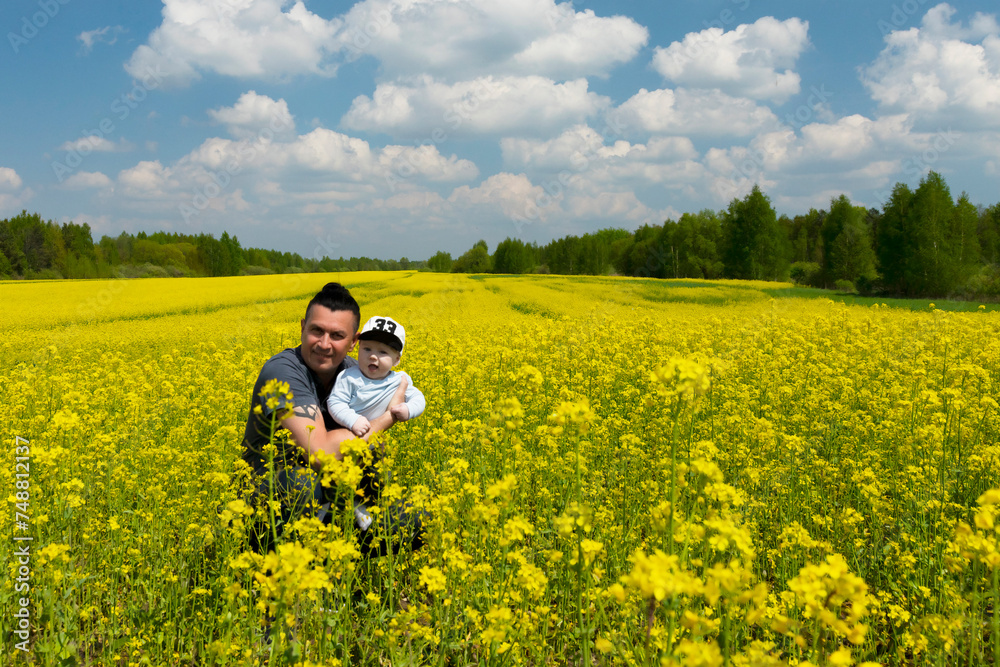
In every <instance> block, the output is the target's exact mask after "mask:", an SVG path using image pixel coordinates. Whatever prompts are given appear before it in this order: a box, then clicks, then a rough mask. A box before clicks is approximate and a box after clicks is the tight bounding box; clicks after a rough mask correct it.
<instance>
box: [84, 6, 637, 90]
mask: <svg viewBox="0 0 1000 667" xmlns="http://www.w3.org/2000/svg"><path fill="white" fill-rule="evenodd" d="M95 38H96V35H89V34H88V36H87V37H83V36H81V38H80V39H81V41H83V40H85V39H89V40H91V41H93V40H94V39H95ZM647 40H648V31H647V30H646V28H645V27H643V26H641V25H639V24H638V23H637V22H635V21H634V20H632V19H630V18H627V17H624V16H613V17H599V16H596V15H595V14H594V12H593V11H590V10H584V11H580V12H577V11H574V10H573V8H572V5H571V3H568V2H567V3H562V4H559V5H557V4H556V3H555V2H554V1H553V0H512V1H511V2H503V3H501V2H496V1H495V0H452V1H450V2H442V1H441V0H407V1H406V2H400V1H398V0H363V1H362V2H359V3H357V4H355V5H354V6H353V7H351V9H350V10H349V11H348V12H347V13H346V14H344V15H343V16H342V17H340V18H334V19H330V20H326V19H324V18H322V17H320V16H318V15H317V14H315V13H313V12H311V11H309V10H308V9H307V8H306V6H305V4H304V3H303V2H302V1H301V0H296V1H295V2H292V1H291V0H210V1H209V2H202V1H201V0H164V8H163V21H162V23H161V24H160V26H159V27H157V28H156V30H154V31H153V33H152V34H151V35H150V36H149V39H148V40H147V43H146V44H143V45H141V46H140V47H139V48H137V49H136V50H135V51H134V52H133V54H132V57H131V58H130V60H129V62H128V63H127V64H126V66H125V69H126V70H127V71H128V72H129V73H130V74H132V75H133V76H135V77H140V76H144V75H145V74H146V73H148V72H149V71H156V72H162V73H163V78H164V83H165V84H166V85H170V84H172V85H187V84H189V83H190V82H191V81H194V80H196V79H198V78H199V77H200V76H201V73H203V72H212V73H216V74H221V75H224V76H232V77H237V78H245V79H249V78H253V79H261V80H268V81H271V80H283V79H287V78H289V77H292V76H296V75H301V74H314V75H324V76H326V75H332V74H334V73H336V70H337V66H338V64H339V63H340V62H341V61H342V60H344V59H355V58H360V57H362V56H365V55H369V56H373V57H374V58H376V59H377V60H379V61H380V63H381V66H382V71H383V73H384V74H385V76H386V77H387V78H389V79H392V78H396V77H399V76H407V75H416V74H430V75H431V76H434V77H436V78H440V79H444V80H449V81H460V80H466V79H470V78H476V77H478V76H483V75H485V74H487V73H489V74H500V75H532V74H534V75H540V76H546V77H549V78H556V79H568V78H577V77H581V76H591V75H597V76H603V75H606V74H608V72H609V71H610V70H611V69H612V68H613V67H615V66H616V65H619V64H621V63H624V62H627V61H629V60H631V59H632V58H634V57H635V55H636V54H637V53H638V52H639V49H641V48H642V47H643V46H644V45H645V44H646V42H647ZM84 43H85V44H86V43H87V42H84Z"/></svg>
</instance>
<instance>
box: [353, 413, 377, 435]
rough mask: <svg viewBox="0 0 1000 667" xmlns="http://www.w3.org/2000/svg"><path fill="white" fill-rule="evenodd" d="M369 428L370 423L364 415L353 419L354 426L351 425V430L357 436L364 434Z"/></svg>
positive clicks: (370, 427) (370, 426) (370, 428)
mask: <svg viewBox="0 0 1000 667" xmlns="http://www.w3.org/2000/svg"><path fill="white" fill-rule="evenodd" d="M370 430H372V424H371V422H370V421H368V420H367V419H365V418H364V417H358V418H357V419H356V420H355V421H354V426H352V427H351V432H352V433H354V435H356V436H358V437H359V438H362V437H364V435H365V434H366V433H368V431H370Z"/></svg>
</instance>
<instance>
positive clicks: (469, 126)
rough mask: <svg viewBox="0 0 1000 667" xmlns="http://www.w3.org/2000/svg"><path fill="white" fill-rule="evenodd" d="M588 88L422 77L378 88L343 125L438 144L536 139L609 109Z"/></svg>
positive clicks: (532, 79)
mask: <svg viewBox="0 0 1000 667" xmlns="http://www.w3.org/2000/svg"><path fill="white" fill-rule="evenodd" d="M587 88H588V86H587V80H586V79H576V80H573V81H567V82H565V83H556V82H555V81H553V80H551V79H547V78H544V77H540V76H527V77H513V76H507V77H491V76H490V77H483V78H480V79H475V80H472V81H461V82H458V83H455V84H447V83H443V82H441V81H437V80H435V79H432V78H431V77H427V76H424V77H418V78H416V79H414V80H412V81H410V82H409V83H402V82H400V83H384V84H379V86H378V87H377V88H376V90H375V93H374V95H373V96H372V97H371V98H369V97H367V96H364V95H362V96H360V97H358V98H356V99H355V100H354V102H353V103H352V104H351V108H350V109H349V110H348V112H347V114H345V115H344V118H343V119H342V121H341V123H342V124H343V125H344V126H345V127H347V128H349V129H353V130H366V131H380V132H387V133H390V134H394V135H397V136H398V135H406V136H425V137H427V138H430V139H432V140H434V141H435V142H441V141H445V140H447V138H449V137H453V136H469V135H479V134H482V133H488V134H494V133H500V134H507V133H522V132H523V133H528V134H536V133H541V132H545V131H551V130H553V129H561V128H563V127H565V126H567V125H571V124H573V123H578V122H580V121H582V120H584V119H585V118H587V117H589V116H593V115H594V114H596V113H598V112H599V111H600V110H602V109H604V108H606V107H607V106H608V104H609V100H608V98H606V97H603V96H601V95H597V94H595V93H592V92H589V91H588V89H587Z"/></svg>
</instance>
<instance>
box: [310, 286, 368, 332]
mask: <svg viewBox="0 0 1000 667" xmlns="http://www.w3.org/2000/svg"><path fill="white" fill-rule="evenodd" d="M313 304H318V305H320V306H323V307H324V308H328V309H330V310H332V311H338V310H349V311H351V312H352V313H354V330H355V331H357V330H358V326H359V325H360V324H361V307H360V306H358V302H357V301H355V300H354V297H353V296H351V293H350V292H348V291H347V288H346V287H344V286H343V285H341V284H340V283H327V284H326V285H323V289H321V290H320V291H319V292H317V293H316V296H314V297H313V298H312V299H311V300H310V301H309V305H308V306H306V319H307V320H308V319H309V309H310V308H312V307H313Z"/></svg>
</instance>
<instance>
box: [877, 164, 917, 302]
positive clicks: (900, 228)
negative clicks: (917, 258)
mask: <svg viewBox="0 0 1000 667" xmlns="http://www.w3.org/2000/svg"><path fill="white" fill-rule="evenodd" d="M912 207H913V191H912V190H910V188H909V186H907V185H906V184H905V183H896V186H895V187H894V188H893V189H892V194H891V195H890V196H889V200H888V201H887V202H886V203H885V206H884V207H883V209H882V218H881V220H880V221H879V226H878V230H877V232H876V239H877V241H876V244H875V247H876V249H877V252H876V256H877V258H878V268H879V271H880V273H881V274H882V284H883V285H884V287H885V289H886V290H887V291H889V292H891V293H895V294H904V295H905V294H907V291H908V290H907V284H906V275H907V274H906V267H907V264H908V262H909V261H910V259H909V258H910V257H911V256H912V255H913V253H914V250H913V239H912V238H911V236H910V233H909V227H908V226H909V224H910V209H911V208H912Z"/></svg>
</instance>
